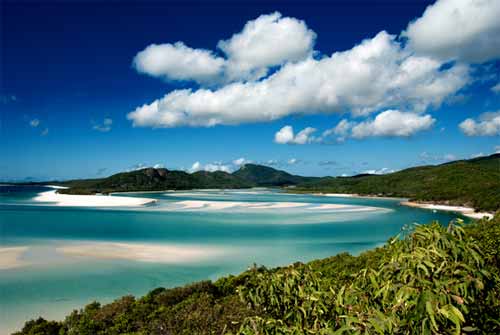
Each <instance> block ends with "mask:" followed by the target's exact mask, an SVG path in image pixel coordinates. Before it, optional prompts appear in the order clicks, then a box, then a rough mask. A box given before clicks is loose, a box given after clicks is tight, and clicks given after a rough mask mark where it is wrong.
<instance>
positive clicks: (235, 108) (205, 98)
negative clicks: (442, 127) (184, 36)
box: [127, 31, 469, 128]
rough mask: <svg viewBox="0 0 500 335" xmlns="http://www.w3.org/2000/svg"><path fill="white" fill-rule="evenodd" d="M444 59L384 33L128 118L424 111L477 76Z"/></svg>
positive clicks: (215, 121) (138, 122) (152, 121)
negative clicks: (412, 50)
mask: <svg viewBox="0 0 500 335" xmlns="http://www.w3.org/2000/svg"><path fill="white" fill-rule="evenodd" d="M273 49H277V48H275V47H273ZM441 65H442V64H441V63H440V62H438V61H436V60H433V59H431V58H428V57H424V56H414V55H412V54H411V53H409V52H408V51H407V50H405V49H404V48H403V47H402V45H401V44H400V43H399V42H398V41H396V39H395V36H393V35H389V34H388V33H386V32H385V31H383V32H380V33H379V34H377V35H376V36H375V37H374V38H371V39H367V40H365V41H363V42H361V43H360V44H359V45H357V46H355V47H354V48H352V49H350V50H347V51H343V52H336V53H334V54H332V55H331V56H330V57H322V58H319V59H315V58H312V57H308V58H306V59H304V60H301V61H297V62H285V63H284V64H283V65H282V66H281V67H280V68H279V69H278V70H277V71H276V72H275V73H273V74H272V75H270V76H267V77H265V78H264V79H261V80H258V81H244V82H233V83H230V84H228V85H225V86H222V87H220V88H218V89H208V88H200V89H197V90H190V89H182V90H174V91H172V92H170V93H168V94H166V95H165V96H164V97H163V98H160V99H158V100H155V101H153V102H151V103H149V104H145V105H143V106H140V107H137V108H136V109H135V110H134V111H132V112H130V113H129V114H128V115H127V117H128V119H129V120H131V121H132V122H133V125H134V126H140V127H155V128H160V127H167V128H168V127H179V126H192V127H196V126H205V127H210V126H215V125H219V124H223V125H237V124H241V123H250V122H267V121H272V120H276V119H279V118H283V117H285V116H289V115H298V114H299V115H304V114H317V113H335V112H344V111H345V110H349V111H351V113H352V114H353V115H357V116H359V115H367V114H369V113H372V112H376V111H379V110H383V109H384V108H391V107H393V106H399V107H400V108H401V109H402V110H411V111H414V112H422V111H425V110H426V109H427V108H429V107H438V106H440V105H441V104H442V103H443V101H445V99H446V98H448V97H450V96H451V95H453V94H455V93H456V92H457V91H458V90H460V89H461V88H463V87H464V86H465V85H466V84H467V83H468V82H469V68H468V67H467V66H466V65H463V64H455V65H453V66H451V67H447V68H442V66H441Z"/></svg>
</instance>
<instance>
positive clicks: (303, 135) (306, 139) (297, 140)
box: [274, 126, 316, 144]
mask: <svg viewBox="0 0 500 335" xmlns="http://www.w3.org/2000/svg"><path fill="white" fill-rule="evenodd" d="M315 131H316V129H315V128H312V127H306V128H304V129H302V130H301V131H300V132H298V133H297V135H294V132H293V127H292V126H284V127H283V128H281V129H280V130H279V131H278V132H277V133H276V134H275V135H274V142H276V143H278V144H306V143H310V142H311V141H313V140H314V138H313V137H312V136H311V135H312V134H313V133H314V132H315Z"/></svg>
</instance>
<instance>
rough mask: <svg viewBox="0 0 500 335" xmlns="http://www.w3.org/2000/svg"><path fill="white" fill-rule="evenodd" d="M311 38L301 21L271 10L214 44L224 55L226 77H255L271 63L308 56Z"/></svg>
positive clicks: (265, 71) (312, 32) (281, 62)
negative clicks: (238, 31) (269, 12)
mask: <svg viewBox="0 0 500 335" xmlns="http://www.w3.org/2000/svg"><path fill="white" fill-rule="evenodd" d="M315 39H316V33H314V31H312V30H310V29H308V28H307V26H306V24H305V23H304V21H300V20H297V19H294V18H290V17H282V15H281V14H280V13H278V12H275V13H272V14H269V15H261V16H259V17H258V18H257V19H255V20H252V21H248V22H247V23H246V24H245V27H244V28H243V30H242V31H241V32H240V33H238V34H234V35H233V36H232V37H231V38H230V39H228V40H225V41H219V43H218V45H217V46H218V47H219V49H221V50H222V51H223V52H224V53H225V54H226V56H227V59H228V60H227V68H226V72H227V73H226V75H227V77H228V78H229V79H241V78H243V79H245V78H253V79H258V78H260V77H262V76H265V75H266V74H267V70H268V68H269V67H271V66H277V65H281V64H283V63H285V62H287V61H292V62H294V61H300V60H303V59H305V58H307V57H308V56H310V55H311V54H312V51H313V46H314V42H315Z"/></svg>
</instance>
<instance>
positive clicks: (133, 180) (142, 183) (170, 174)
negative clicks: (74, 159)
mask: <svg viewBox="0 0 500 335" xmlns="http://www.w3.org/2000/svg"><path fill="white" fill-rule="evenodd" d="M60 184H61V185H64V186H67V187H69V189H64V190H59V192H61V193H70V194H94V193H110V192H130V191H164V190H186V189H196V188H200V189H203V188H246V187H252V186H255V185H254V184H253V183H250V182H248V181H246V180H244V179H241V178H239V177H237V176H234V175H232V174H230V173H227V172H223V171H215V172H207V171H198V172H194V173H187V172H185V171H171V170H167V169H154V168H146V169H141V170H136V171H131V172H122V173H117V174H114V175H112V176H110V177H107V178H102V179H83V180H72V181H67V182H63V183H60Z"/></svg>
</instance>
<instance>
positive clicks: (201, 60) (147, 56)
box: [133, 42, 224, 83]
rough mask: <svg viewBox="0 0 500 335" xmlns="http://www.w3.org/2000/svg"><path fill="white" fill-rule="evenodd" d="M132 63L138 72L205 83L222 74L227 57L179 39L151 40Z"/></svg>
mask: <svg viewBox="0 0 500 335" xmlns="http://www.w3.org/2000/svg"><path fill="white" fill-rule="evenodd" d="M133 65H134V67H135V69H136V70H137V71H138V72H140V73H145V74H148V75H150V76H153V77H161V78H166V79H172V80H194V81H197V82H201V83H203V82H207V81H209V80H213V79H215V78H217V77H218V76H219V75H220V74H221V72H222V70H223V65H224V59H223V58H220V57H216V56H214V55H213V53H212V52H211V51H209V50H204V49H193V48H190V47H188V46H186V45H185V44H184V43H182V42H177V43H175V44H170V43H166V44H151V45H150V46H148V47H147V48H146V49H144V50H143V51H141V52H139V53H138V54H137V55H136V56H135V58H134V62H133Z"/></svg>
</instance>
